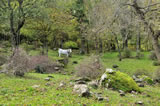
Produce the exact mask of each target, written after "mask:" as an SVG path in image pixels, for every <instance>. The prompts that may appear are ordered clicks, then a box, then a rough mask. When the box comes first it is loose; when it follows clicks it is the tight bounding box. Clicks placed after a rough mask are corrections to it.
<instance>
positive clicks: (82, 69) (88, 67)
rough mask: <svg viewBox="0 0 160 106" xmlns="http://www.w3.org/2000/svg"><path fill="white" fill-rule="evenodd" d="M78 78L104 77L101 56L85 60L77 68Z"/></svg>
mask: <svg viewBox="0 0 160 106" xmlns="http://www.w3.org/2000/svg"><path fill="white" fill-rule="evenodd" d="M75 69H76V71H77V72H76V76H78V77H89V78H92V79H95V78H97V77H99V76H100V75H102V73H103V67H102V64H101V61H100V59H99V56H90V57H88V58H86V59H84V60H83V61H82V62H81V63H80V64H79V65H78V66H77V67H76V68H75Z"/></svg>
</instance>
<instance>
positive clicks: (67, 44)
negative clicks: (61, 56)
mask: <svg viewBox="0 0 160 106" xmlns="http://www.w3.org/2000/svg"><path fill="white" fill-rule="evenodd" d="M63 47H64V48H66V49H68V48H72V49H76V48H78V45H77V43H76V42H73V41H68V42H65V43H64V45H63Z"/></svg>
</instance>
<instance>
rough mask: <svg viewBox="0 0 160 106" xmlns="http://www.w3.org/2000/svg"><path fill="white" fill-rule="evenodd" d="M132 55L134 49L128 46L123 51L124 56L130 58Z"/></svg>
mask: <svg viewBox="0 0 160 106" xmlns="http://www.w3.org/2000/svg"><path fill="white" fill-rule="evenodd" d="M131 56H132V51H131V50H129V49H128V48H125V49H124V51H123V52H122V57H123V58H130V57H131Z"/></svg>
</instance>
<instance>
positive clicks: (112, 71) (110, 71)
mask: <svg viewBox="0 0 160 106" xmlns="http://www.w3.org/2000/svg"><path fill="white" fill-rule="evenodd" d="M106 72H107V73H109V74H113V73H115V70H113V69H109V68H107V69H106Z"/></svg>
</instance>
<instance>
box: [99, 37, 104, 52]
mask: <svg viewBox="0 0 160 106" xmlns="http://www.w3.org/2000/svg"><path fill="white" fill-rule="evenodd" d="M102 52H103V43H102V39H101V38H99V53H102Z"/></svg>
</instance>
